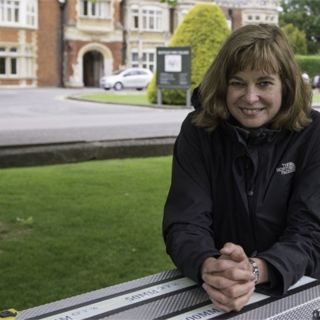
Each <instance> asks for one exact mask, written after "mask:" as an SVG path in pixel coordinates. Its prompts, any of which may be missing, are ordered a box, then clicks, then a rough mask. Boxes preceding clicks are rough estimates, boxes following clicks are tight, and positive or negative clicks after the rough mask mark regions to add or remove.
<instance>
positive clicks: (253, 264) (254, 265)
mask: <svg viewBox="0 0 320 320" xmlns="http://www.w3.org/2000/svg"><path fill="white" fill-rule="evenodd" d="M249 263H250V264H251V267H252V274H253V276H254V283H255V284H257V283H258V281H259V278H260V272H259V268H258V265H257V263H256V262H255V261H254V260H253V259H251V258H249Z"/></svg>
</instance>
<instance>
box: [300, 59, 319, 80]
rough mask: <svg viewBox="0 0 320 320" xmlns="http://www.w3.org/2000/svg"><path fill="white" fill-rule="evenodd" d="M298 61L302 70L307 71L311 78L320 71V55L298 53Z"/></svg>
mask: <svg viewBox="0 0 320 320" xmlns="http://www.w3.org/2000/svg"><path fill="white" fill-rule="evenodd" d="M296 59H297V62H298V64H299V66H300V69H301V71H302V72H306V73H307V74H308V75H309V76H310V78H314V76H315V75H317V74H319V73H320V56H319V55H314V56H311V55H308V56H303V55H297V56H296Z"/></svg>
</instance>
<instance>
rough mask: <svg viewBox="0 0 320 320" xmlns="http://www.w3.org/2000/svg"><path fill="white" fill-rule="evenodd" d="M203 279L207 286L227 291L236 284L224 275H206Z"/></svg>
mask: <svg viewBox="0 0 320 320" xmlns="http://www.w3.org/2000/svg"><path fill="white" fill-rule="evenodd" d="M202 279H203V281H204V283H205V284H208V285H209V286H211V287H214V288H216V289H226V288H229V287H231V286H234V285H235V284H236V282H235V281H234V280H230V279H228V278H226V277H225V276H223V274H222V273H214V274H204V275H203V277H202Z"/></svg>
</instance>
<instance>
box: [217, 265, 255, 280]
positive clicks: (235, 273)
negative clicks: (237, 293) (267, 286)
mask: <svg viewBox="0 0 320 320" xmlns="http://www.w3.org/2000/svg"><path fill="white" fill-rule="evenodd" d="M221 274H222V276H223V277H225V278H226V279H229V280H232V281H244V282H247V281H252V280H254V275H253V274H252V272H251V270H247V269H244V268H242V267H239V266H237V267H233V268H228V269H226V270H224V271H223V272H221Z"/></svg>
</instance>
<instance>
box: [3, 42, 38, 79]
mask: <svg viewBox="0 0 320 320" xmlns="http://www.w3.org/2000/svg"><path fill="white" fill-rule="evenodd" d="M34 64H35V59H34V54H33V46H32V45H26V46H25V47H17V46H2V45H1V44H0V78H31V77H34Z"/></svg>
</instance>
